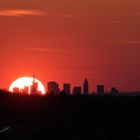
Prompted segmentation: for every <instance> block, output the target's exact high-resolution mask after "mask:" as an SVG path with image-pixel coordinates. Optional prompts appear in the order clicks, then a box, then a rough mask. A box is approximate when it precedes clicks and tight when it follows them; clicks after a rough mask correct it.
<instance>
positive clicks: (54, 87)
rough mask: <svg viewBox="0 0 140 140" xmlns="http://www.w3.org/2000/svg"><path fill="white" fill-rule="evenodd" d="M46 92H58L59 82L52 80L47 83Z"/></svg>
mask: <svg viewBox="0 0 140 140" xmlns="http://www.w3.org/2000/svg"><path fill="white" fill-rule="evenodd" d="M48 93H54V94H58V93H60V89H59V84H57V83H56V82H54V81H50V82H49V83H48Z"/></svg>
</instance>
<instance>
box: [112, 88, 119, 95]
mask: <svg viewBox="0 0 140 140" xmlns="http://www.w3.org/2000/svg"><path fill="white" fill-rule="evenodd" d="M110 94H111V95H118V94H119V91H118V89H117V88H115V87H112V88H111V91H110Z"/></svg>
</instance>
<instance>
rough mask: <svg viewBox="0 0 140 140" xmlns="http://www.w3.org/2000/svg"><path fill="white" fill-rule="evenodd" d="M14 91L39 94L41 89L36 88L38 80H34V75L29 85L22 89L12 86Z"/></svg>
mask: <svg viewBox="0 0 140 140" xmlns="http://www.w3.org/2000/svg"><path fill="white" fill-rule="evenodd" d="M13 92H14V93H24V94H28V93H29V94H41V91H39V90H38V82H36V81H35V76H33V81H32V85H31V86H25V87H24V88H23V89H20V88H19V87H14V88H13Z"/></svg>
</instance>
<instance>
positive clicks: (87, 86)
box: [83, 78, 89, 94]
mask: <svg viewBox="0 0 140 140" xmlns="http://www.w3.org/2000/svg"><path fill="white" fill-rule="evenodd" d="M83 93H84V94H89V84H88V80H87V78H86V79H85V81H84V84H83Z"/></svg>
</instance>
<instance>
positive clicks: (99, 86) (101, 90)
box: [97, 85, 104, 96]
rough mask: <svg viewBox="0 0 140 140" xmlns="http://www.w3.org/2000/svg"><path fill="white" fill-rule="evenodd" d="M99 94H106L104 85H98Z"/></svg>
mask: <svg viewBox="0 0 140 140" xmlns="http://www.w3.org/2000/svg"><path fill="white" fill-rule="evenodd" d="M97 95H99V96H103V95H104V85H97Z"/></svg>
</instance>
